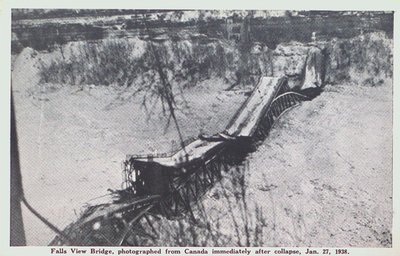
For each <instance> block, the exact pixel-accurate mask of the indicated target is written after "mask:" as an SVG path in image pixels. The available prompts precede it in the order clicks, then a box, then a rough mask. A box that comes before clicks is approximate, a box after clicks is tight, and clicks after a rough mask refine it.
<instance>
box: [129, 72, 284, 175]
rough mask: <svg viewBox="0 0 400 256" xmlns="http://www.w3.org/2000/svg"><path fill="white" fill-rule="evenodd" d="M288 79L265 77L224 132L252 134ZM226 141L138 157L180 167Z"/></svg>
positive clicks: (201, 141)
mask: <svg viewBox="0 0 400 256" xmlns="http://www.w3.org/2000/svg"><path fill="white" fill-rule="evenodd" d="M286 82H287V80H286V78H285V77H283V78H280V79H279V78H276V77H262V78H261V79H260V81H259V83H258V85H257V86H256V87H255V89H254V91H253V93H252V94H251V95H250V96H249V98H248V99H247V100H246V101H245V102H244V104H243V105H242V106H241V107H240V108H239V109H238V111H237V112H236V114H235V115H234V116H233V118H232V120H231V121H230V122H229V124H228V126H227V128H226V130H225V131H224V132H223V133H224V134H227V135H228V136H229V137H232V139H235V138H238V137H251V136H252V135H253V133H254V131H255V129H256V128H257V125H258V122H259V121H260V119H261V118H262V116H263V115H264V114H265V112H266V110H267V109H268V107H269V106H270V104H271V102H272V101H273V99H274V98H275V97H276V95H277V93H278V92H279V89H280V88H281V86H282V85H283V84H285V83H286ZM224 143H226V140H224V139H223V138H221V140H219V141H209V140H204V139H197V140H195V141H193V142H192V143H190V144H188V145H187V146H186V147H185V149H181V150H179V151H178V152H176V153H175V154H173V155H172V156H165V157H154V158H140V159H135V161H139V162H153V163H154V162H155V163H158V164H160V165H163V166H166V167H175V168H178V167H182V166H183V165H185V164H186V163H190V162H193V161H196V160H199V159H203V158H205V157H206V156H207V155H209V154H212V153H213V152H215V151H217V150H218V149H219V148H221V147H222V145H223V144H224ZM128 158H129V156H128Z"/></svg>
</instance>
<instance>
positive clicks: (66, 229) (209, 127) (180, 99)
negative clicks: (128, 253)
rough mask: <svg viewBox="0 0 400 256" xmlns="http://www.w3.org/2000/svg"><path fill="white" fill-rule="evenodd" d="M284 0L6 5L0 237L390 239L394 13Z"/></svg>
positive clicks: (136, 241)
mask: <svg viewBox="0 0 400 256" xmlns="http://www.w3.org/2000/svg"><path fill="white" fill-rule="evenodd" d="M287 8H288V10H272V9H258V8H257V9H256V8H254V9H251V8H249V9H230V8H226V9H135V8H132V9H116V8H114V9H96V6H95V5H93V8H92V9H82V8H79V9H77V8H70V9H65V8H13V9H12V10H11V28H9V29H10V30H11V32H10V33H11V42H9V44H10V45H11V53H10V58H11V67H10V70H9V71H8V72H10V78H11V79H10V111H9V112H10V118H11V119H10V120H11V121H10V125H9V127H10V137H9V139H10V149H9V150H10V169H9V172H10V179H9V181H8V182H9V183H10V197H9V199H7V201H9V202H10V226H9V231H8V233H9V241H8V243H9V245H10V246H11V247H14V246H45V247H47V246H50V247H54V248H57V249H54V250H59V251H55V253H62V251H63V249H62V248H64V246H66V247H71V246H76V247H98V246H100V247H115V246H117V247H119V248H124V249H126V250H129V247H130V248H133V247H134V248H136V249H137V250H140V248H143V247H146V248H149V247H150V248H154V251H155V253H156V250H161V249H159V248H160V247H185V248H192V249H191V250H192V251H191V252H192V253H199V254H200V253H202V251H201V250H205V248H209V247H213V248H215V249H213V250H212V253H213V254H219V255H222V254H224V255H227V254H232V253H233V254H236V255H238V254H240V253H241V251H240V250H242V249H241V248H250V247H257V248H264V247H276V248H278V249H279V248H282V249H281V253H280V254H286V255H288V252H287V251H286V249H284V248H286V247H290V248H293V247H318V248H324V247H329V248H392V247H393V214H394V211H393V181H394V179H393V91H394V85H393V77H394V75H393V72H394V69H393V58H394V56H393V52H394V51H393V47H394V39H393V38H394V11H382V10H368V11H359V10H356V11H354V10H329V9H327V10H311V9H306V10H291V9H290V6H288V7H287ZM232 248H236V249H232ZM246 250H247V249H246ZM344 250H345V249H344ZM208 252H209V253H211V249H209V251H208ZM51 253H53V249H52V251H51ZM163 253H165V252H164V249H163ZM333 253H334V252H333V251H332V254H333ZM336 253H338V252H337V251H336ZM339 253H340V251H339ZM171 254H174V252H173V251H171ZM310 254H313V253H312V251H310ZM320 254H323V251H322V250H320ZM329 254H330V252H329ZM343 254H347V253H346V251H343ZM132 255H133V254H132Z"/></svg>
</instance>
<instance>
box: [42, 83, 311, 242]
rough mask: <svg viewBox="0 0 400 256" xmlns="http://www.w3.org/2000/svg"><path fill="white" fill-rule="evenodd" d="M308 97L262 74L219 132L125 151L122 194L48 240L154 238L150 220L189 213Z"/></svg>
mask: <svg viewBox="0 0 400 256" xmlns="http://www.w3.org/2000/svg"><path fill="white" fill-rule="evenodd" d="M306 100H310V98H309V97H308V96H306V95H305V94H302V93H301V92H294V91H292V90H291V88H290V87H289V86H288V80H287V78H286V77H281V78H276V77H262V78H261V79H260V81H259V82H258V84H257V86H256V87H255V88H254V90H253V92H252V94H251V95H250V96H249V97H248V98H247V100H246V101H245V102H244V103H243V104H242V106H241V107H240V108H239V109H238V111H237V112H236V114H235V115H234V116H233V117H232V119H231V121H230V122H229V123H228V125H227V127H226V129H225V130H224V131H222V132H221V133H218V134H215V135H212V136H205V135H201V136H199V138H197V139H191V140H189V141H187V142H186V143H185V148H184V149H183V148H182V149H180V150H178V151H177V152H173V153H170V154H157V155H127V158H126V161H125V162H124V166H125V167H124V173H125V182H124V189H123V190H122V191H118V193H119V195H120V196H121V195H123V198H129V199H125V200H116V201H114V202H111V203H105V204H99V205H95V206H91V207H88V208H87V209H86V211H85V212H84V214H83V215H82V216H81V217H80V218H79V220H78V221H76V222H75V223H72V224H70V225H69V226H68V227H67V228H66V229H65V230H64V233H65V234H66V235H67V236H68V237H69V240H68V241H67V240H65V239H64V238H63V237H60V236H57V237H56V238H55V239H54V240H53V241H52V242H51V243H50V245H80V246H90V245H97V246H98V245H108V246H118V245H139V244H140V241H141V240H142V239H151V240H153V241H155V240H157V239H158V236H159V235H158V233H157V231H156V229H155V228H154V226H153V222H154V221H155V220H156V219H158V218H160V217H161V216H164V217H166V218H168V219H176V218H180V217H182V216H184V215H185V214H190V216H192V217H193V218H194V215H193V212H192V208H191V206H192V205H193V204H194V203H195V202H197V201H198V200H199V199H200V198H201V197H202V196H203V195H204V194H205V193H206V192H207V191H208V189H209V188H211V187H212V186H213V184H214V183H215V182H216V181H218V180H220V179H221V177H222V176H221V174H222V172H224V171H227V170H228V169H229V167H230V166H234V165H236V164H238V163H240V162H241V161H243V160H244V159H245V158H246V156H247V154H248V153H249V152H251V151H253V150H254V148H255V147H256V144H257V143H256V142H258V141H262V140H263V139H265V137H266V136H267V134H268V132H269V130H270V129H271V127H272V126H273V124H274V122H275V121H276V119H278V118H279V117H280V116H281V115H282V114H283V113H284V112H285V111H287V110H288V109H290V108H291V107H293V106H295V105H297V104H298V103H300V102H302V101H306Z"/></svg>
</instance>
